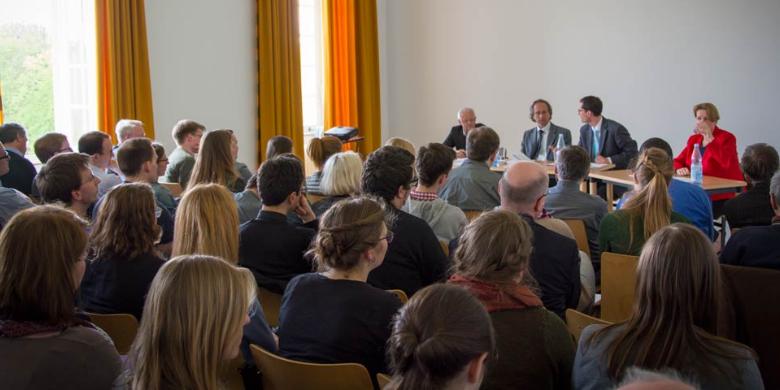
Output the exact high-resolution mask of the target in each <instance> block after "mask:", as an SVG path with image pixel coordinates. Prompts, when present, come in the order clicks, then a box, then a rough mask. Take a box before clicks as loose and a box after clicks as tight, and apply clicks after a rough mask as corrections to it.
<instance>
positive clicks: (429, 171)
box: [403, 143, 468, 243]
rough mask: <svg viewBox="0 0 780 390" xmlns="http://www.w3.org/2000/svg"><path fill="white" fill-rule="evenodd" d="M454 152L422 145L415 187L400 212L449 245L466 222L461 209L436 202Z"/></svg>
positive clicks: (441, 146)
mask: <svg viewBox="0 0 780 390" xmlns="http://www.w3.org/2000/svg"><path fill="white" fill-rule="evenodd" d="M454 159H455V152H454V151H453V150H452V149H451V148H448V147H446V146H444V145H442V144H437V143H430V144H428V145H426V146H421V147H420V151H419V153H417V161H416V165H417V174H418V176H419V180H418V181H417V187H415V188H414V189H413V190H412V191H411V192H410V193H409V200H408V201H407V202H406V204H404V208H403V210H404V211H406V212H408V213H409V214H412V215H414V216H415V217H419V218H422V219H423V220H425V222H427V223H428V225H430V226H431V229H433V232H434V233H435V234H436V237H437V238H438V239H439V240H442V241H444V242H447V243H449V242H450V241H452V240H454V239H455V238H457V237H458V235H459V234H460V232H461V230H463V227H464V226H466V224H467V223H468V219H466V214H464V213H463V210H461V209H459V208H457V207H455V206H453V205H451V204H449V203H447V202H445V201H444V200H442V199H439V195H438V193H439V189H441V188H442V187H443V186H444V185H445V183H447V177H448V175H449V173H450V170H451V169H452V161H453V160H454Z"/></svg>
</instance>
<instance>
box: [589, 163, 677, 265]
mask: <svg viewBox="0 0 780 390" xmlns="http://www.w3.org/2000/svg"><path fill="white" fill-rule="evenodd" d="M673 174H674V172H673V169H672V160H671V158H670V157H669V156H668V155H667V154H666V152H664V151H663V150H661V149H658V148H648V149H645V150H644V151H642V153H640V154H639V157H638V158H637V163H636V165H635V166H634V182H635V183H636V184H635V194H634V195H633V196H631V198H630V199H629V200H628V201H626V203H625V204H624V205H623V207H622V208H621V209H620V210H618V211H615V212H612V213H609V214H607V215H605V216H604V218H603V219H602V220H601V227H600V228H599V248H600V249H601V252H602V253H603V252H612V253H620V254H626V255H632V256H636V255H639V252H640V251H641V250H642V245H644V243H645V241H646V240H647V239H648V238H649V237H650V236H652V235H653V233H655V232H657V231H658V230H660V229H661V228H662V227H664V226H666V225H669V224H670V223H675V222H688V219H687V218H685V217H684V216H682V215H681V214H678V213H676V212H674V211H672V200H671V198H670V197H669V191H668V188H669V182H670V181H671V180H672V175H673Z"/></svg>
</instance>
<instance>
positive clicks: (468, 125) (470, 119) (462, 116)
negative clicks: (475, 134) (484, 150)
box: [458, 107, 477, 133]
mask: <svg viewBox="0 0 780 390" xmlns="http://www.w3.org/2000/svg"><path fill="white" fill-rule="evenodd" d="M458 123H460V125H461V126H463V132H464V133H467V132H468V131H469V130H471V129H473V128H474V127H475V126H476V125H477V114H475V113H474V109H472V108H469V107H463V108H461V109H460V110H459V111H458Z"/></svg>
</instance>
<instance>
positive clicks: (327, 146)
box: [306, 135, 341, 170]
mask: <svg viewBox="0 0 780 390" xmlns="http://www.w3.org/2000/svg"><path fill="white" fill-rule="evenodd" d="M340 151H341V141H340V140H339V139H338V138H336V137H331V136H329V135H326V136H324V137H322V138H317V137H315V138H312V139H311V141H310V142H309V146H308V148H306V154H308V155H309V158H310V159H311V160H312V162H313V163H314V165H315V166H316V167H317V169H319V170H322V167H323V166H325V162H326V161H328V158H330V156H332V155H334V154H336V153H338V152H340Z"/></svg>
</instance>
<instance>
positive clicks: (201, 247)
mask: <svg viewBox="0 0 780 390" xmlns="http://www.w3.org/2000/svg"><path fill="white" fill-rule="evenodd" d="M193 254H200V255H209V256H216V257H219V258H222V259H224V260H225V261H227V262H229V263H231V264H237V262H238V211H237V210H236V201H235V200H233V196H232V195H231V193H230V191H228V190H227V188H225V187H224V186H222V185H219V184H216V183H210V184H198V185H195V186H193V187H192V188H190V189H189V190H187V192H185V193H184V196H183V197H182V198H181V202H179V208H178V210H177V212H176V224H175V229H174V233H173V251H172V253H171V255H172V256H182V255H193Z"/></svg>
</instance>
